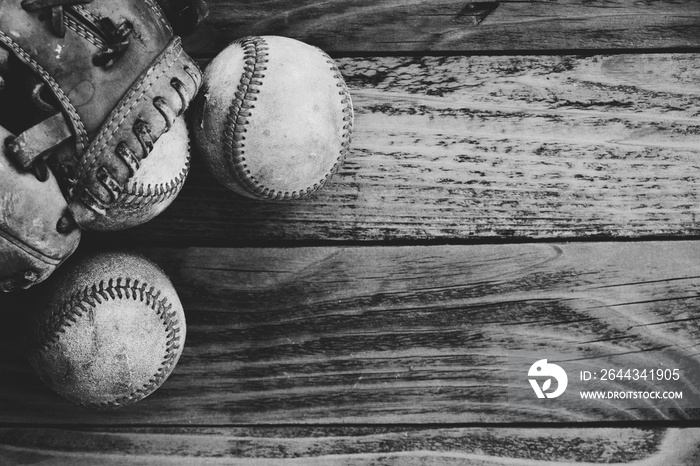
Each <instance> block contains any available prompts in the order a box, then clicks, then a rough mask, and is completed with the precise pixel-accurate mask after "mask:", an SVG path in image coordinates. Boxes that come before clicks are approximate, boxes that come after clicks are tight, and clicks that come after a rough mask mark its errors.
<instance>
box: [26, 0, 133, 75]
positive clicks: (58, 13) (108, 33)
mask: <svg viewBox="0 0 700 466" xmlns="http://www.w3.org/2000/svg"><path fill="white" fill-rule="evenodd" d="M87 3H92V0H23V1H22V3H21V5H22V8H23V9H24V10H26V11H38V10H41V9H50V10H51V32H53V33H54V34H55V35H56V36H57V37H60V38H63V37H65V35H66V25H69V26H70V25H74V26H73V27H76V28H80V30H81V31H82V34H81V35H83V36H84V34H88V35H90V36H91V38H92V39H93V40H91V42H92V43H95V44H96V45H97V46H98V47H99V48H100V51H99V52H97V53H96V54H95V56H94V57H93V60H92V61H93V64H94V65H95V66H101V67H103V68H109V67H110V66H111V65H112V64H113V63H114V61H115V60H116V59H117V58H118V57H119V56H121V54H122V53H124V51H126V50H127V49H128V48H129V36H130V35H131V32H132V31H133V25H132V24H131V23H130V22H129V21H126V20H124V21H123V22H122V23H120V24H116V23H115V22H114V21H112V20H111V19H110V18H100V17H97V16H95V15H93V14H91V13H89V12H87V10H85V8H83V7H82V6H80V5H83V4H87Z"/></svg>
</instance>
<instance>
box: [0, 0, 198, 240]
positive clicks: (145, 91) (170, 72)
mask: <svg viewBox="0 0 700 466" xmlns="http://www.w3.org/2000/svg"><path fill="white" fill-rule="evenodd" d="M64 9H65V10H66V11H67V12H69V13H70V12H72V14H68V13H67V14H66V15H65V18H64V22H65V24H66V32H65V36H64V37H59V36H58V35H57V34H56V33H55V32H54V31H53V30H52V28H51V24H50V18H51V10H50V8H44V9H40V10H37V11H26V10H25V9H23V8H22V6H21V1H20V0H9V1H5V2H2V3H0V42H1V43H2V44H4V45H5V46H6V47H7V48H9V49H10V50H11V51H12V52H13V53H14V54H15V55H16V56H17V57H18V58H19V59H20V60H22V61H23V62H24V63H26V64H27V65H29V66H30V67H31V68H32V70H33V71H34V72H35V73H37V74H38V75H39V76H40V77H41V78H42V80H43V81H44V82H45V83H46V84H47V85H48V86H49V87H50V88H51V90H52V91H53V94H54V95H55V97H56V99H57V100H58V102H59V103H60V106H61V111H62V113H63V115H64V117H65V118H66V120H67V121H68V123H69V125H70V127H71V130H72V133H73V135H74V138H72V140H71V141H69V142H68V143H64V144H62V145H60V146H58V148H56V150H54V151H53V153H52V154H51V156H50V165H51V166H52V168H53V169H54V170H55V172H56V176H57V177H58V179H59V183H60V184H61V186H62V188H63V191H64V193H65V195H66V196H67V198H68V200H69V205H70V207H71V211H72V212H73V214H74V216H75V219H76V221H77V222H78V223H79V224H80V225H81V226H83V227H86V228H90V227H91V225H92V224H93V223H95V222H99V221H100V216H104V215H106V211H107V210H108V209H109V207H110V205H111V204H113V203H114V202H116V201H117V199H118V197H119V194H120V192H121V191H122V190H124V189H125V188H126V186H127V183H128V182H129V180H130V179H131V178H132V177H133V176H134V175H135V172H134V170H133V167H134V164H133V163H132V164H131V166H130V164H128V163H126V162H125V161H124V158H123V157H120V156H119V155H118V154H117V151H116V150H117V147H118V145H119V144H120V143H123V144H125V145H126V146H127V147H128V148H129V150H130V151H131V152H132V153H133V154H135V155H136V159H137V162H138V161H140V160H141V159H143V158H145V157H146V156H147V155H148V152H149V151H150V148H149V147H148V146H143V144H142V142H141V140H140V139H139V138H138V137H137V134H136V131H135V126H136V125H138V123H137V122H139V121H140V120H142V121H144V122H146V124H147V128H148V133H150V139H151V140H152V142H155V141H156V140H157V139H158V137H160V135H162V134H163V133H164V132H165V131H167V130H168V129H169V127H170V126H171V125H172V123H173V121H174V119H175V117H176V116H177V115H179V114H181V113H182V112H183V111H184V110H185V109H186V107H187V106H188V104H189V102H190V101H191V100H192V98H193V97H194V95H195V94H196V92H197V90H198V88H199V86H200V82H201V73H200V71H199V69H198V68H197V65H196V64H195V63H194V62H193V60H192V59H191V58H190V57H188V56H187V55H186V54H185V52H184V51H183V50H182V46H181V43H180V39H179V38H178V37H175V36H174V35H173V31H172V29H171V27H170V25H169V24H168V21H167V19H166V18H165V17H164V15H163V12H162V11H161V9H160V7H159V6H158V5H157V3H156V2H155V1H153V0H119V1H106V0H102V1H100V0H95V1H93V2H92V3H89V4H85V5H80V6H66V7H64ZM76 17H88V18H92V19H93V20H95V21H98V20H100V18H108V19H111V20H112V21H113V22H114V23H115V24H117V25H119V24H124V23H125V22H128V23H130V24H131V26H132V28H133V31H132V32H131V34H130V35H129V45H128V47H127V48H126V49H125V50H124V51H123V52H122V53H120V54H117V55H116V56H115V58H114V61H113V63H112V64H111V66H108V67H105V66H98V65H96V64H95V63H94V62H93V60H94V59H95V57H96V56H97V55H99V53H100V51H101V50H103V49H104V47H103V46H101V45H100V42H99V38H98V39H95V34H92V33H91V32H90V28H87V27H85V26H84V24H83V23H82V22H81V21H80V20H76V19H75V18H76ZM175 82H177V85H176V86H174V84H173V83H175ZM178 90H179V92H178ZM156 100H157V101H158V103H159V106H156V105H154V102H155V101H156ZM136 165H138V163H137V164H136ZM105 174H106V175H105ZM117 227H119V225H117Z"/></svg>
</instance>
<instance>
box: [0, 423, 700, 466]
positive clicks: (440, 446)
mask: <svg viewBox="0 0 700 466" xmlns="http://www.w3.org/2000/svg"><path fill="white" fill-rule="evenodd" d="M699 440H700V430H698V429H641V428H623V429H611V428H604V429H601V428H587V429H570V428H569V429H547V428H535V429H517V428H507V427H503V428H442V429H440V428H425V427H385V428H377V427H375V428H372V427H365V428H354V427H345V428H328V427H325V428H318V427H317V428H256V429H250V428H192V427H190V428H183V427H181V428H169V427H161V428H140V429H125V428H121V429H118V428H111V429H110V428H104V427H102V428H93V429H90V430H85V429H60V428H0V461H3V462H5V463H8V464H22V463H34V464H36V463H39V462H41V461H43V462H47V463H49V462H50V463H51V464H58V465H62V464H66V465H71V466H74V465H82V464H86V465H92V464H98V463H99V464H107V465H111V464H119V465H136V464H163V463H165V462H167V463H168V464H192V463H193V462H196V464H232V465H239V464H240V465H257V464H266V465H276V464H281V465H285V464H304V465H359V464H373V465H401V466H403V465H414V464H416V465H418V464H420V465H423V464H435V465H531V466H538V465H540V466H545V465H552V464H558V465H561V464H576V465H584V464H588V465H591V464H606V463H615V464H626V465H637V466H642V465H660V464H667V465H676V466H679V465H694V464H697V461H698V460H699V459H700V454H699V451H698V441H699ZM555 462H556V463H555Z"/></svg>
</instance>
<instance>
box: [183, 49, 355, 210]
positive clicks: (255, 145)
mask: <svg viewBox="0 0 700 466" xmlns="http://www.w3.org/2000/svg"><path fill="white" fill-rule="evenodd" d="M193 109H194V110H193V112H194V114H193V122H192V132H193V135H192V137H193V139H194V141H195V147H196V149H197V151H198V152H199V153H200V154H201V156H202V157H203V158H204V160H205V162H206V164H207V165H208V166H209V168H210V169H211V171H212V173H213V174H214V176H215V177H216V178H217V179H218V180H219V181H220V182H221V183H223V184H224V185H225V186H227V187H228V188H230V189H231V190H233V191H235V192H236V193H238V194H242V195H244V196H247V197H251V198H254V199H278V200H281V199H296V198H299V197H302V196H305V195H307V194H310V193H311V192H313V191H315V190H316V189H318V188H320V187H321V186H323V185H324V184H325V183H326V181H328V179H329V178H330V177H331V176H332V175H333V174H334V173H335V172H336V171H337V170H338V168H339V167H340V165H341V164H342V163H343V160H344V158H345V156H346V154H347V152H348V147H349V145H350V136H351V133H352V125H353V109H352V101H351V99H350V94H349V93H348V89H347V87H346V85H345V82H344V81H343V78H342V76H341V75H340V72H339V71H338V68H337V67H336V65H335V63H334V62H333V60H332V59H331V58H330V57H329V56H328V55H326V54H325V53H324V52H323V51H321V50H320V49H318V48H316V47H312V46H310V45H307V44H304V43H303V42H299V41H297V40H293V39H288V38H285V37H277V36H262V37H246V38H244V39H240V40H238V41H236V42H233V43H232V44H231V45H229V46H228V47H227V48H226V49H225V50H223V51H222V52H221V53H220V54H219V55H217V56H216V57H215V58H214V59H213V60H212V62H211V63H210V64H209V66H208V67H207V68H206V70H205V72H204V78H203V85H202V91H201V92H200V94H199V96H198V97H197V99H195V102H194V104H193Z"/></svg>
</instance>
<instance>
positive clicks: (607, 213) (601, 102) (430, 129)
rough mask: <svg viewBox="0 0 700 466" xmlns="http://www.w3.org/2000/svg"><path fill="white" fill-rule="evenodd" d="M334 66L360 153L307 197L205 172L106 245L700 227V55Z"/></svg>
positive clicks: (577, 234) (693, 230)
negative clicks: (256, 188) (244, 194)
mask: <svg viewBox="0 0 700 466" xmlns="http://www.w3.org/2000/svg"><path fill="white" fill-rule="evenodd" d="M699 5H700V4H699ZM339 64H340V67H341V69H342V72H343V74H344V76H345V78H346V79H347V81H348V83H349V85H350V87H351V92H352V96H353V99H354V103H355V108H356V133H355V137H354V140H353V144H352V153H351V154H350V156H349V158H348V160H347V162H346V164H345V166H344V167H343V168H342V169H341V171H340V173H338V175H337V176H336V177H335V178H334V179H333V180H332V181H331V182H330V183H329V185H327V186H326V187H325V188H324V189H323V190H321V191H320V192H318V193H317V194H316V195H314V196H313V197H312V198H311V199H309V200H305V201H295V202H290V203H266V202H254V201H249V200H247V199H243V198H239V197H237V196H236V195H234V194H233V193H230V192H228V191H227V190H226V189H224V188H222V187H220V186H219V185H218V184H217V183H216V181H214V180H213V179H212V177H211V176H210V175H209V174H208V173H206V172H205V170H204V169H203V166H202V165H201V164H198V163H195V166H194V167H193V169H192V173H191V175H190V179H189V180H188V182H187V184H186V186H185V188H184V190H183V192H182V194H181V196H180V198H179V199H178V200H176V202H175V203H174V205H173V206H172V207H171V208H170V209H169V210H167V211H166V212H165V213H164V214H163V215H162V216H161V217H159V218H158V219H156V220H155V221H154V222H151V223H150V224H148V225H146V226H144V227H142V228H137V229H133V230H129V231H126V232H119V233H118V234H116V235H112V236H110V237H106V238H105V237H97V239H96V241H97V242H100V243H101V242H103V241H109V242H112V243H115V242H116V243H118V242H124V241H134V242H138V244H144V242H146V243H149V242H150V243H149V244H159V245H160V244H163V243H166V244H167V243H168V242H170V243H171V244H182V245H221V246H226V245H241V244H248V245H250V244H259V243H264V244H269V243H270V242H279V241H299V240H305V241H312V240H345V241H382V240H407V241H415V240H439V241H446V240H453V239H460V240H466V239H478V238H502V239H510V238H515V239H517V238H590V237H600V236H608V237H646V236H656V235H668V236H686V235H698V234H700V229H699V228H698V219H697V212H698V211H699V210H700V198H699V194H698V193H700V163H699V162H698V161H699V160H700V104H699V102H700V100H699V99H698V96H699V95H700V90H699V89H700V88H699V87H698V83H700V55H697V54H668V55H666V54H662V55H614V56H590V57H575V56H562V57H559V56H551V57H546V56H539V57H514V56H509V57H420V58H395V57H393V58H392V57H389V58H387V57H384V58H362V59H342V60H340V62H339ZM86 236H87V235H86ZM88 240H89V238H88Z"/></svg>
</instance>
